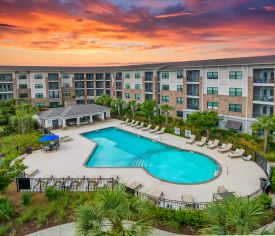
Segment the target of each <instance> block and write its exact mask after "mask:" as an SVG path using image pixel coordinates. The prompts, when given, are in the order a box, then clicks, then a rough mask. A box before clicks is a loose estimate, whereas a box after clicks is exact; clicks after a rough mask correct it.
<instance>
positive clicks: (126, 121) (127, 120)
mask: <svg viewBox="0 0 275 236" xmlns="http://www.w3.org/2000/svg"><path fill="white" fill-rule="evenodd" d="M129 120H130V119H129V118H127V119H126V120H125V121H123V122H121V123H120V124H121V125H124V124H127V123H128V122H129Z"/></svg>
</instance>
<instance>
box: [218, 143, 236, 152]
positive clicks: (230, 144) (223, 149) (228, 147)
mask: <svg viewBox="0 0 275 236" xmlns="http://www.w3.org/2000/svg"><path fill="white" fill-rule="evenodd" d="M232 147H233V145H232V143H228V144H227V145H226V146H225V147H224V148H222V147H221V148H219V149H218V152H221V153H225V152H229V151H230V150H231V149H232Z"/></svg>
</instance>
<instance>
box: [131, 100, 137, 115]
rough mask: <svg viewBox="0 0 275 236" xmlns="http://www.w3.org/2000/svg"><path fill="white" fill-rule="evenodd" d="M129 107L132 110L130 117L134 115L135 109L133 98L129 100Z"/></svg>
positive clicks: (135, 104)
mask: <svg viewBox="0 0 275 236" xmlns="http://www.w3.org/2000/svg"><path fill="white" fill-rule="evenodd" d="M129 105H130V108H131V112H132V118H134V117H135V111H136V109H137V102H136V101H135V100H132V101H130V102H129Z"/></svg>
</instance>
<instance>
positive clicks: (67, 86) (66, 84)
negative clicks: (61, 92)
mask: <svg viewBox="0 0 275 236" xmlns="http://www.w3.org/2000/svg"><path fill="white" fill-rule="evenodd" d="M62 87H63V88H69V87H70V83H63V84H62Z"/></svg>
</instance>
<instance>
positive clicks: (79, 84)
mask: <svg viewBox="0 0 275 236" xmlns="http://www.w3.org/2000/svg"><path fill="white" fill-rule="evenodd" d="M75 88H76V89H83V88H84V82H82V81H81V82H75Z"/></svg>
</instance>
